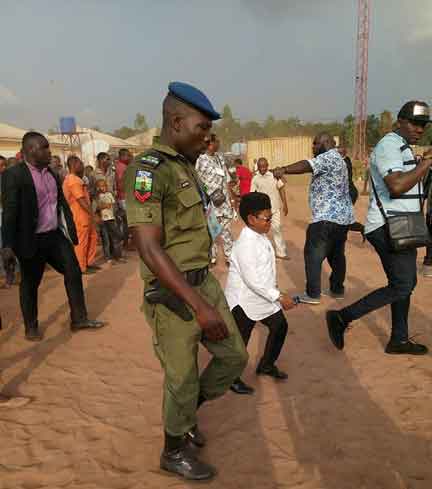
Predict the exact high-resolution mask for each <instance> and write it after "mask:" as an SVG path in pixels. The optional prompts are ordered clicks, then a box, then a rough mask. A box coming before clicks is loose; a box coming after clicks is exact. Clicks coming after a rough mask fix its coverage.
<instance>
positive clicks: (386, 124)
mask: <svg viewBox="0 0 432 489" xmlns="http://www.w3.org/2000/svg"><path fill="white" fill-rule="evenodd" d="M392 130H393V115H392V113H391V112H390V111H388V110H384V112H381V115H380V136H381V137H382V136H385V135H386V134H387V133H388V132H391V131H392Z"/></svg>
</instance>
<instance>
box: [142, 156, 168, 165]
mask: <svg viewBox="0 0 432 489" xmlns="http://www.w3.org/2000/svg"><path fill="white" fill-rule="evenodd" d="M162 161H163V158H158V157H157V156H153V155H145V156H143V157H142V158H141V163H142V164H143V165H149V166H152V167H153V168H156V167H157V166H159V165H160V164H161V162H162Z"/></svg>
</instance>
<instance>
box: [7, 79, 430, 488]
mask: <svg viewBox="0 0 432 489" xmlns="http://www.w3.org/2000/svg"><path fill="white" fill-rule="evenodd" d="M219 118H220V115H219V113H218V112H217V111H216V110H215V109H214V108H213V105H212V104H211V102H210V101H209V99H208V98H207V97H206V95H205V94H203V93H202V92H201V91H200V90H198V89H196V88H195V87H192V86H191V85H188V84H185V83H180V82H174V83H171V84H170V85H169V88H168V94H167V96H166V97H165V99H164V102H163V125H162V130H161V135H160V137H156V138H154V141H153V145H152V147H151V148H150V149H149V150H147V151H145V152H144V153H142V154H140V155H138V156H137V157H136V158H135V159H134V158H133V157H132V155H131V154H130V153H129V151H127V150H121V151H120V153H119V155H118V160H117V161H116V162H114V163H113V162H112V160H111V157H110V155H109V154H107V153H99V154H98V156H97V168H96V169H93V168H92V167H91V166H85V165H84V162H83V161H82V160H81V159H80V158H79V157H78V156H75V155H72V156H70V157H69V158H68V159H67V171H66V169H65V167H64V166H63V165H62V164H61V161H60V160H58V159H57V158H55V157H51V153H50V149H49V143H48V141H47V139H46V138H45V137H44V136H43V135H42V134H39V133H36V132H29V133H27V134H26V135H25V136H24V138H23V142H22V155H21V161H18V162H17V161H16V162H13V164H12V165H11V166H10V168H7V169H6V167H7V162H5V159H4V158H1V157H0V178H1V192H2V194H1V203H2V221H1V227H2V229H1V231H2V233H1V234H2V239H3V242H2V248H3V249H2V258H3V263H4V266H5V270H6V271H7V270H8V268H7V267H8V266H10V264H12V263H13V264H14V266H15V265H16V263H17V262H18V263H19V267H20V273H21V281H20V293H19V296H20V304H21V310H22V314H23V319H24V326H25V337H26V338H27V339H28V340H30V341H40V340H41V339H42V333H41V331H40V330H39V325H38V307H37V305H38V288H39V285H40V283H41V280H42V276H43V273H44V270H45V266H46V264H48V265H50V266H51V267H52V268H53V269H54V270H56V271H57V272H59V273H61V274H62V275H63V276H64V284H65V289H66V293H67V296H68V300H69V306H70V312H71V330H72V331H73V332H76V331H80V330H82V329H89V328H90V329H100V328H102V327H103V326H104V325H105V323H104V322H102V321H98V320H91V319H89V318H88V314H87V307H86V302H85V297H84V288H83V281H82V275H83V274H93V273H97V272H98V271H99V270H100V269H101V267H100V265H98V264H96V255H97V253H96V250H97V246H96V245H97V241H98V239H99V240H100V241H101V243H102V249H103V256H104V260H105V262H106V263H108V264H116V263H123V262H124V261H125V258H124V256H125V255H124V251H125V250H126V249H127V247H128V246H129V240H130V237H131V236H132V237H133V241H134V245H135V246H136V249H137V251H138V254H139V257H140V261H141V276H142V279H143V281H144V300H143V304H142V310H143V312H144V315H145V318H146V321H147V323H148V325H149V326H150V328H151V330H152V334H153V336H154V341H153V346H154V349H155V353H156V355H157V357H158V359H159V360H160V363H161V366H162V368H163V370H164V375H165V379H164V402H163V425H164V437H165V443H164V448H163V450H162V453H161V459H160V465H161V468H162V469H164V470H166V471H168V472H172V473H175V474H177V475H180V476H182V477H184V478H186V479H193V480H205V479H210V478H212V477H214V475H215V474H216V470H215V469H214V467H212V466H211V465H209V464H207V463H204V462H203V461H201V460H200V458H199V456H198V455H197V452H196V450H195V449H194V450H192V449H191V447H195V448H198V449H199V448H202V447H203V446H204V445H205V444H206V439H205V436H204V434H203V433H202V432H201V431H200V429H199V427H198V409H200V408H201V406H202V405H203V404H207V403H208V402H209V401H211V400H213V399H216V398H217V397H220V396H222V395H223V394H224V393H225V392H226V391H227V390H228V389H231V390H232V391H233V392H235V393H236V394H240V395H253V393H254V388H253V387H252V386H250V385H247V384H246V383H245V382H244V381H243V380H242V373H243V371H244V369H245V367H246V365H247V362H248V353H247V346H248V342H249V339H250V337H251V334H252V331H253V329H254V326H255V325H256V323H257V322H261V323H262V324H264V325H265V326H266V327H267V328H268V331H269V333H268V337H267V340H266V344H265V346H264V351H263V353H262V356H261V358H260V360H259V362H258V365H257V367H256V373H257V375H265V376H268V377H271V378H272V379H274V380H275V381H278V382H283V381H286V380H287V378H288V375H287V373H286V372H284V371H283V370H281V369H280V368H279V367H278V366H277V361H278V358H279V356H280V353H281V351H282V349H283V346H284V343H285V340H286V337H287V332H288V321H287V318H286V316H285V312H286V311H289V310H291V309H293V308H295V307H297V305H298V304H299V303H303V304H308V305H311V306H314V305H317V304H320V302H321V297H322V295H329V296H331V297H333V298H334V299H338V300H339V299H343V298H344V295H345V278H346V268H347V264H346V258H345V245H346V241H347V235H348V233H349V232H350V231H358V232H361V233H362V234H363V235H364V237H365V238H366V239H367V240H368V241H369V242H370V243H371V245H372V246H373V248H374V250H375V251H376V252H377V254H378V255H379V257H380V260H381V263H382V265H383V269H384V272H385V274H386V277H387V280H388V284H387V285H386V286H384V287H382V288H380V289H378V290H376V291H373V292H371V293H370V294H368V295H367V296H366V297H364V298H362V299H360V300H359V301H357V302H356V303H354V304H352V305H350V306H348V307H345V308H342V309H340V310H329V311H327V313H326V318H325V320H326V322H327V327H328V334H329V339H330V341H331V342H332V343H333V344H334V346H335V347H336V348H337V349H339V350H341V349H343V348H344V339H345V334H346V332H347V331H348V329H349V328H350V326H351V323H352V322H354V321H355V320H357V319H359V318H361V317H362V316H364V315H365V314H368V313H370V312H372V311H374V310H376V309H378V308H381V307H383V306H385V305H391V310H392V328H391V336H390V339H389V342H388V344H387V347H386V348H385V352H386V353H388V354H399V355H400V354H412V355H424V354H426V353H427V352H428V348H427V347H426V346H425V345H421V344H418V343H415V342H414V341H412V340H411V339H410V337H409V326H408V316H409V307H410V297H411V294H412V292H413V290H414V288H415V285H416V270H417V269H416V254H417V251H416V247H414V246H406V247H404V248H403V249H396V248H394V246H393V245H392V242H391V240H390V235H389V233H388V227H387V220H388V219H389V216H392V215H406V214H407V213H408V214H409V213H411V214H419V213H421V212H422V211H423V200H424V198H425V196H426V194H427V193H429V207H428V210H427V212H428V217H427V221H428V222H429V224H430V221H431V217H430V193H431V186H432V185H431V182H430V178H431V177H430V173H429V168H430V166H431V165H432V151H429V152H427V153H425V155H423V157H421V158H416V157H415V156H414V153H413V151H412V149H411V147H410V144H415V143H416V142H417V141H418V140H419V138H420V136H421V135H422V134H423V132H424V130H425V126H426V125H427V124H428V123H429V122H430V113H429V107H428V105H427V104H426V103H424V102H420V101H411V102H408V103H407V104H405V105H404V106H403V107H402V109H401V110H400V112H399V115H398V124H397V128H395V129H394V131H392V132H390V133H389V134H387V135H386V136H384V137H383V139H382V140H381V141H380V142H379V143H378V145H377V146H376V148H375V149H374V151H373V153H372V156H371V162H370V177H371V183H372V188H373V190H374V191H373V192H372V194H371V196H370V204H369V211H368V215H367V219H366V225H365V226H363V225H362V224H360V223H358V222H357V221H356V220H355V217H354V204H355V202H356V200H357V198H358V192H357V189H356V187H355V185H354V183H353V181H352V165H351V161H350V160H349V158H348V157H347V155H346V150H345V149H344V148H342V147H339V148H337V147H336V144H335V140H334V138H333V136H332V135H331V134H327V133H322V134H318V135H317V136H316V137H315V138H314V141H313V157H312V158H310V159H305V160H302V161H298V162H295V163H292V164H289V165H287V166H283V167H278V168H275V169H273V170H270V169H269V162H268V161H267V159H266V158H264V157H263V158H260V159H258V160H257V161H256V167H257V168H256V171H255V172H252V171H250V170H249V169H248V168H247V167H246V166H244V165H243V162H242V161H241V160H239V159H237V160H235V161H234V166H233V167H232V168H229V166H228V165H227V163H226V161H225V159H224V156H223V155H222V154H221V153H220V152H219V140H218V138H217V136H216V135H215V134H212V133H211V128H212V121H215V120H218V119H219ZM303 173H309V174H311V184H310V188H309V204H310V208H311V215H312V222H311V223H310V224H309V225H308V227H307V230H306V236H305V246H304V261H305V276H306V286H305V290H304V291H300V293H299V295H298V296H297V295H294V294H290V293H288V292H287V291H284V290H281V289H280V288H279V287H278V281H277V263H278V261H277V260H285V261H287V260H289V252H288V251H289V250H288V249H287V245H286V243H285V240H284V238H283V234H282V230H281V222H282V218H283V216H286V215H287V214H288V205H287V197H286V193H285V188H286V177H285V175H295V174H303ZM29 188H33V189H34V192H28V191H27V190H28V189H29ZM25 189H27V190H26V191H24V190H25ZM238 214H239V216H240V218H241V220H242V222H243V227H242V229H241V232H240V235H239V237H238V239H237V240H235V241H234V239H233V233H232V229H231V226H232V222H233V220H234V219H236V218H238ZM427 221H426V220H425V223H426V222H427ZM269 233H271V235H272V238H273V244H272V242H271V241H270V239H269V237H268V234H269ZM98 236H99V238H98ZM417 238H418V237H417ZM423 238H424V243H423V245H424V246H426V245H428V246H429V247H428V251H427V254H426V259H425V260H426V261H425V265H426V268H425V270H426V273H427V267H428V266H430V265H429V264H428V262H427V260H430V259H431V255H432V253H431V245H432V243H431V241H430V235H428V234H427V232H426V234H425V235H424V236H423ZM428 240H429V241H428ZM219 242H221V244H222V248H223V255H224V263H225V264H226V266H227V267H228V277H227V282H226V286H225V290H222V288H221V285H220V284H219V282H218V281H217V279H216V278H215V277H214V275H213V274H212V271H211V267H212V266H213V265H215V263H216V261H217V259H218V243H219ZM421 244H422V243H421V242H419V240H418V239H417V244H416V246H420V245H421ZM324 260H327V261H328V263H329V265H330V268H331V275H330V279H329V287H328V288H324V289H322V287H321V271H322V264H323V262H324ZM287 266H288V267H289V264H287ZM199 343H202V344H203V345H204V346H205V348H206V349H207V350H208V351H209V352H210V354H211V355H212V359H211V360H210V362H209V364H208V365H207V367H206V368H205V369H204V371H203V372H202V373H200V372H199V370H198V362H197V352H198V345H199ZM7 402H9V401H7ZM22 402H23V403H24V401H22ZM3 404H5V402H3Z"/></svg>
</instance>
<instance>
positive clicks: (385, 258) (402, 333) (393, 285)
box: [340, 226, 417, 341]
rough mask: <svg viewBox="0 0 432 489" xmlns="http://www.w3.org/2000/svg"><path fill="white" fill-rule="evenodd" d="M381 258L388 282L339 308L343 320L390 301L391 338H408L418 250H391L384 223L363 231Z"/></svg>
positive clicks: (363, 313) (367, 311) (360, 314)
mask: <svg viewBox="0 0 432 489" xmlns="http://www.w3.org/2000/svg"><path fill="white" fill-rule="evenodd" d="M366 238H367V240H368V241H369V242H370V243H371V245H372V246H373V247H374V248H375V251H376V252H377V253H378V256H379V257H380V259H381V263H382V266H383V268H384V272H385V274H386V276H387V279H388V285H387V286H386V287H382V288H381V289H378V290H375V291H373V292H371V293H370V294H368V295H367V296H365V297H363V298H362V299H360V300H359V301H357V302H356V303H354V304H352V305H350V306H348V307H345V308H344V309H342V310H341V311H340V313H341V315H342V318H343V320H344V321H345V322H347V323H349V322H351V321H354V320H356V319H359V318H361V317H362V316H365V315H366V314H369V313H370V312H372V311H375V310H376V309H379V308H380V307H383V306H386V305H388V304H391V311H392V333H391V340H393V341H406V340H407V339H408V314H409V308H410V298H411V293H412V291H413V290H414V288H415V286H416V284H417V263H416V259H417V250H416V249H414V248H413V249H410V250H404V251H397V252H396V251H393V250H392V249H391V248H390V245H389V242H388V238H387V233H386V230H385V226H382V227H380V228H378V229H376V230H375V231H372V232H371V233H368V234H367V235H366Z"/></svg>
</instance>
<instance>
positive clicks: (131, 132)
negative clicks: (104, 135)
mask: <svg viewBox="0 0 432 489" xmlns="http://www.w3.org/2000/svg"><path fill="white" fill-rule="evenodd" d="M136 133H137V131H136V130H135V129H132V128H131V127H127V126H122V127H120V129H116V130H115V131H114V132H113V133H112V135H113V136H115V137H116V138H120V139H127V138H130V137H132V136H135V134H136Z"/></svg>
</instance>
